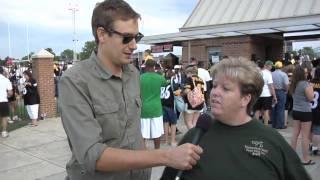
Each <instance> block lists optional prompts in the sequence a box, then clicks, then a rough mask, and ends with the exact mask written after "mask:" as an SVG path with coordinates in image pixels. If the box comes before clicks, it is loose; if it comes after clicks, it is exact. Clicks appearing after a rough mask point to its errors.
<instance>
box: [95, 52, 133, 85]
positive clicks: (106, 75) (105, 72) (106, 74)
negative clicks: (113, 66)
mask: <svg viewBox="0 0 320 180" xmlns="http://www.w3.org/2000/svg"><path fill="white" fill-rule="evenodd" d="M90 59H91V60H93V61H94V62H95V65H96V66H95V67H94V69H95V70H96V72H97V73H98V75H99V76H100V77H101V78H102V79H110V78H111V77H112V76H114V75H113V74H112V72H111V71H110V70H109V69H108V68H106V67H104V65H103V64H102V62H101V60H100V59H99V58H98V57H97V55H96V52H95V51H93V52H92V53H91V56H90ZM122 71H123V72H122V78H123V79H124V80H127V79H129V78H130V76H131V73H132V72H134V70H133V69H132V68H130V67H129V65H128V64H125V65H123V66H122Z"/></svg>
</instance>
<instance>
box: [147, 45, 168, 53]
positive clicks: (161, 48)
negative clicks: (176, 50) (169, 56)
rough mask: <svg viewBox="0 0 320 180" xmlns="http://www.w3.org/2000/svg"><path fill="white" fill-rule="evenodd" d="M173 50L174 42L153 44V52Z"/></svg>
mask: <svg viewBox="0 0 320 180" xmlns="http://www.w3.org/2000/svg"><path fill="white" fill-rule="evenodd" d="M172 51H173V45H172V44H164V45H156V46H151V52H152V53H162V52H172Z"/></svg>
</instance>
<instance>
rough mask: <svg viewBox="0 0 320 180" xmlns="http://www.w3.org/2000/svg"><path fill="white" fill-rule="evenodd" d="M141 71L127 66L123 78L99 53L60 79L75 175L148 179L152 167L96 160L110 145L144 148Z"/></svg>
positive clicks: (80, 179) (74, 179)
mask: <svg viewBox="0 0 320 180" xmlns="http://www.w3.org/2000/svg"><path fill="white" fill-rule="evenodd" d="M139 85H140V83H139V73H138V71H137V70H136V68H135V67H134V66H132V65H125V66H123V74H122V78H119V77H115V76H113V75H112V73H111V72H110V71H109V70H108V69H106V68H104V67H103V65H102V63H101V62H100V60H99V59H98V58H97V56H96V55H95V53H92V55H91V57H90V58H89V59H87V60H84V61H81V62H79V63H77V64H76V65H75V66H73V67H72V68H70V69H69V70H67V71H66V72H65V73H64V75H63V77H62V78H61V80H60V83H59V89H60V90H59V92H60V94H59V95H60V96H59V104H60V109H61V118H62V123H63V126H64V129H65V131H66V134H67V136H68V141H69V146H70V149H71V151H72V157H71V160H70V161H69V162H68V164H67V167H66V169H67V173H68V178H69V179H71V180H89V179H90V180H102V179H103V180H124V179H128V180H145V179H150V171H149V169H145V170H132V171H122V172H100V171H97V170H96V167H95V166H96V161H97V160H98V159H99V157H100V156H101V154H102V152H103V151H104V150H105V149H106V148H108V147H114V148H122V149H134V150H136V149H143V140H142V136H141V129H140V112H141V99H140V86H139Z"/></svg>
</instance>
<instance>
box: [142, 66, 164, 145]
mask: <svg viewBox="0 0 320 180" xmlns="http://www.w3.org/2000/svg"><path fill="white" fill-rule="evenodd" d="M145 65H146V67H145V71H146V72H145V73H143V74H142V75H141V76H140V88H141V99H142V108H141V132H142V137H143V138H144V143H145V147H146V139H153V142H154V148H155V149H159V148H160V138H161V135H162V134H163V118H162V105H161V99H160V96H161V97H162V96H165V95H163V94H165V93H166V92H165V91H164V92H162V91H161V90H162V88H161V87H165V86H166V80H165V78H164V77H163V76H162V75H160V74H158V73H156V72H155V66H156V62H155V61H154V60H148V61H146V63H145Z"/></svg>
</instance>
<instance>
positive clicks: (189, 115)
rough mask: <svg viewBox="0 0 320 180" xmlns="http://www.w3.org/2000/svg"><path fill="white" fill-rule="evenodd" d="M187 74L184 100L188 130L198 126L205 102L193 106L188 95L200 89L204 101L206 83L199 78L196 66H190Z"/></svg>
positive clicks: (186, 71)
mask: <svg viewBox="0 0 320 180" xmlns="http://www.w3.org/2000/svg"><path fill="white" fill-rule="evenodd" d="M185 73H186V75H187V79H186V82H185V86H184V91H183V93H184V99H185V102H186V106H185V108H186V109H185V112H184V120H185V123H186V126H187V128H188V129H191V128H193V127H195V125H196V124H197V120H198V117H199V116H200V113H201V112H202V109H203V105H204V101H203V102H202V103H201V104H199V105H197V106H192V105H191V102H190V99H188V93H190V92H191V91H193V90H194V89H195V88H199V89H200V90H201V95H202V97H203V100H204V82H203V80H202V79H201V78H199V77H198V75H197V74H198V71H197V67H196V66H189V67H187V68H186V70H185Z"/></svg>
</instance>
